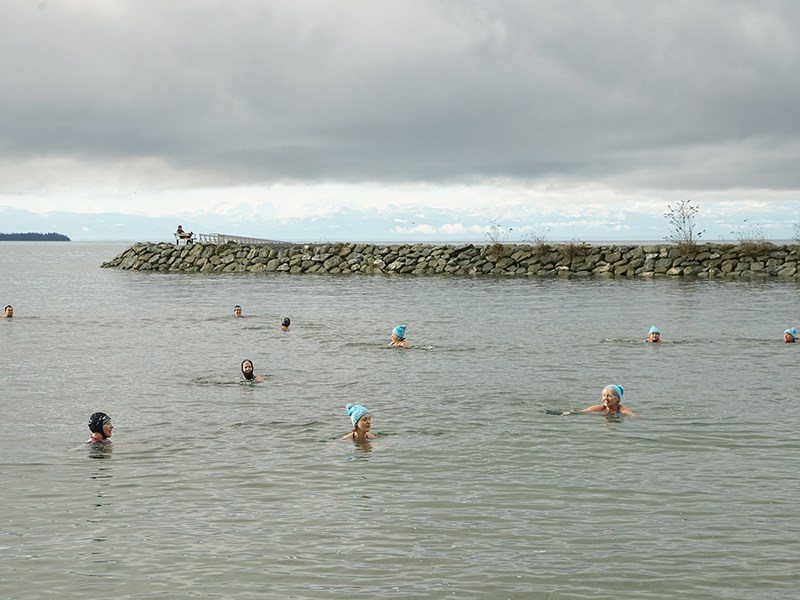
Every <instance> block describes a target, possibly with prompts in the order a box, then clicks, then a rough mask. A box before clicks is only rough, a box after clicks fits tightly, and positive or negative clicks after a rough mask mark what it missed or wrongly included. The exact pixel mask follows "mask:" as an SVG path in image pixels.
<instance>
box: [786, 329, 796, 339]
mask: <svg viewBox="0 0 800 600" xmlns="http://www.w3.org/2000/svg"><path fill="white" fill-rule="evenodd" d="M783 333H788V334H789V335H790V336H792V338H793V339H795V340H796V339H797V328H796V327H790V328H789V329H787V330H786V331H784V332H783Z"/></svg>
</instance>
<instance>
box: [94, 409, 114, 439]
mask: <svg viewBox="0 0 800 600" xmlns="http://www.w3.org/2000/svg"><path fill="white" fill-rule="evenodd" d="M109 421H111V417H109V416H108V415H107V414H106V413H104V412H96V413H94V414H93V415H92V416H91V417H89V431H91V432H92V433H99V434H100V435H102V436H103V437H106V434H105V432H103V425H105V424H106V423H108V422H109Z"/></svg>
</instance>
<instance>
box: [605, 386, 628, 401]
mask: <svg viewBox="0 0 800 600" xmlns="http://www.w3.org/2000/svg"><path fill="white" fill-rule="evenodd" d="M624 393H625V390H624V389H623V387H622V386H621V385H617V384H614V385H607V386H606V387H604V388H603V403H604V404H605V401H606V398H609V399H610V400H611V401H614V400H615V401H616V403H617V404H619V403H620V402H622V394H624Z"/></svg>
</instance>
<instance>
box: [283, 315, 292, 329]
mask: <svg viewBox="0 0 800 600" xmlns="http://www.w3.org/2000/svg"><path fill="white" fill-rule="evenodd" d="M291 324H292V321H291V319H290V318H289V317H283V321H282V322H281V325H283V326H284V327H288V326H289V325H291Z"/></svg>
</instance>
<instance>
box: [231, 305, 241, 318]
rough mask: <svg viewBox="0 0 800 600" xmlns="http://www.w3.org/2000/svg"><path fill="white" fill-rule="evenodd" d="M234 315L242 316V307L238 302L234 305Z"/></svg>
mask: <svg viewBox="0 0 800 600" xmlns="http://www.w3.org/2000/svg"><path fill="white" fill-rule="evenodd" d="M233 316H234V317H241V316H242V307H241V306H239V305H238V304H237V305H236V306H234V307H233Z"/></svg>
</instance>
